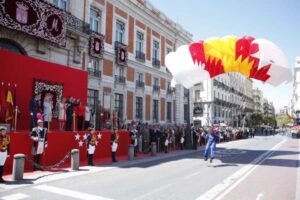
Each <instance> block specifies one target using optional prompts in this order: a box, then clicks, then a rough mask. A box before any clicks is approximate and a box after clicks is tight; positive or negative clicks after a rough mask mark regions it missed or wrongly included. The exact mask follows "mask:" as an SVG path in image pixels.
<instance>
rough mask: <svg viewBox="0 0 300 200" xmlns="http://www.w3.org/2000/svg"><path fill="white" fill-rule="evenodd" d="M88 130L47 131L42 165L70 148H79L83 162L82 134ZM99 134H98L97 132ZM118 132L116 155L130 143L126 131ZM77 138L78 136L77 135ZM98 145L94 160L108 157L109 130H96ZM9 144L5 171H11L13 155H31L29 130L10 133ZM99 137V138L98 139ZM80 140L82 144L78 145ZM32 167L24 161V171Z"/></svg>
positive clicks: (125, 153)
mask: <svg viewBox="0 0 300 200" xmlns="http://www.w3.org/2000/svg"><path fill="white" fill-rule="evenodd" d="M87 133H88V132H86V131H82V132H55V131H53V132H49V133H48V147H47V149H46V150H45V154H44V156H43V158H42V165H46V166H49V165H53V164H55V163H57V162H59V161H60V160H61V159H62V158H64V156H65V155H66V154H67V153H68V152H69V151H71V150H72V149H79V150H80V162H81V163H85V162H84V161H86V157H87V148H86V142H85V140H84V135H85V134H87ZM99 133H100V134H101V135H99V136H98V134H99ZM118 133H119V147H118V151H117V157H118V156H125V155H127V153H128V145H129V143H130V136H129V134H128V132H127V131H118ZM77 134H78V135H79V138H78V135H77ZM96 135H97V136H98V137H97V140H98V145H97V147H96V151H95V154H94V160H97V159H102V158H109V157H110V156H111V147H110V136H111V131H110V130H104V131H97V132H96ZM10 137H11V146H10V157H9V158H8V159H7V161H6V164H5V172H6V174H7V173H11V171H12V165H13V156H14V155H15V154H18V153H21V154H25V155H28V156H30V157H32V156H31V148H32V141H31V140H30V138H29V132H17V133H10ZM100 138H101V139H100ZM80 141H82V142H83V143H82V146H80V145H79V143H81V142H80ZM69 163H70V159H68V160H67V164H68V165H67V166H70V164H69ZM32 169H33V167H32V166H31V165H30V164H29V162H27V161H25V171H30V170H32Z"/></svg>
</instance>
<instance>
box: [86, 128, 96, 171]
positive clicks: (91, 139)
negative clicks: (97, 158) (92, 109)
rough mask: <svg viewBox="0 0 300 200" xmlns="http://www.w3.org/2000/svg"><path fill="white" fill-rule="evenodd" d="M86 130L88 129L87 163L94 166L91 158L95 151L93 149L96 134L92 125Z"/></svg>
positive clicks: (94, 147)
mask: <svg viewBox="0 0 300 200" xmlns="http://www.w3.org/2000/svg"><path fill="white" fill-rule="evenodd" d="M88 131H89V134H88V136H87V138H86V145H87V159H88V165H89V166H95V165H94V162H93V159H94V153H95V150H96V141H97V136H96V134H95V128H94V127H89V128H88Z"/></svg>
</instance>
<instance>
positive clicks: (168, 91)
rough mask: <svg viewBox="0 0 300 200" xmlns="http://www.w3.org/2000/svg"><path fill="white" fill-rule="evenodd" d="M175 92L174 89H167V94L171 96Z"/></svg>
mask: <svg viewBox="0 0 300 200" xmlns="http://www.w3.org/2000/svg"><path fill="white" fill-rule="evenodd" d="M174 92H175V89H174V88H171V87H168V88H167V94H173V93H174Z"/></svg>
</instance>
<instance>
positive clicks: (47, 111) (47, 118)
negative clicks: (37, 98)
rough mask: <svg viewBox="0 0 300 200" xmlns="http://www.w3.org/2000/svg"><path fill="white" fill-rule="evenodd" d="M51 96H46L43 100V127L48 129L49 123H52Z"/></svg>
mask: <svg viewBox="0 0 300 200" xmlns="http://www.w3.org/2000/svg"><path fill="white" fill-rule="evenodd" d="M52 108H53V105H52V96H51V95H50V94H48V95H46V96H45V98H44V126H45V128H48V131H49V129H50V122H51V121H52Z"/></svg>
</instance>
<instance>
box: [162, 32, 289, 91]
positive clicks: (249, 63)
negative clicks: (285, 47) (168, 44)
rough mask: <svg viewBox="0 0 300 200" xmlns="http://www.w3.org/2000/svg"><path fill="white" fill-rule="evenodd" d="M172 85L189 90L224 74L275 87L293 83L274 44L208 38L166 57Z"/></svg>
mask: <svg viewBox="0 0 300 200" xmlns="http://www.w3.org/2000/svg"><path fill="white" fill-rule="evenodd" d="M165 61H166V62H165V63H166V66H167V68H168V70H169V71H170V72H171V73H172V75H173V80H172V82H171V84H172V85H174V84H177V83H179V84H182V85H183V86H184V87H186V88H190V87H192V86H193V85H194V84H197V83H199V82H201V81H203V80H206V79H209V78H213V77H215V76H218V75H220V74H223V73H227V72H239V73H241V74H244V75H245V76H246V77H249V78H253V79H257V80H260V81H262V82H266V83H269V84H271V85H274V86H277V85H279V84H281V83H283V82H285V81H287V82H289V81H291V80H292V73H291V70H290V65H289V62H288V59H287V57H286V56H285V54H284V53H283V52H282V50H281V49H280V48H279V47H278V46H277V45H275V44H274V43H273V42H271V41H269V40H265V39H255V38H253V37H250V36H245V37H241V38H239V37H236V36H226V37H223V38H211V39H207V40H205V41H197V42H193V43H191V44H190V45H183V46H180V47H179V48H178V49H177V50H176V52H171V53H169V54H168V55H167V56H166V60H165Z"/></svg>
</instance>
